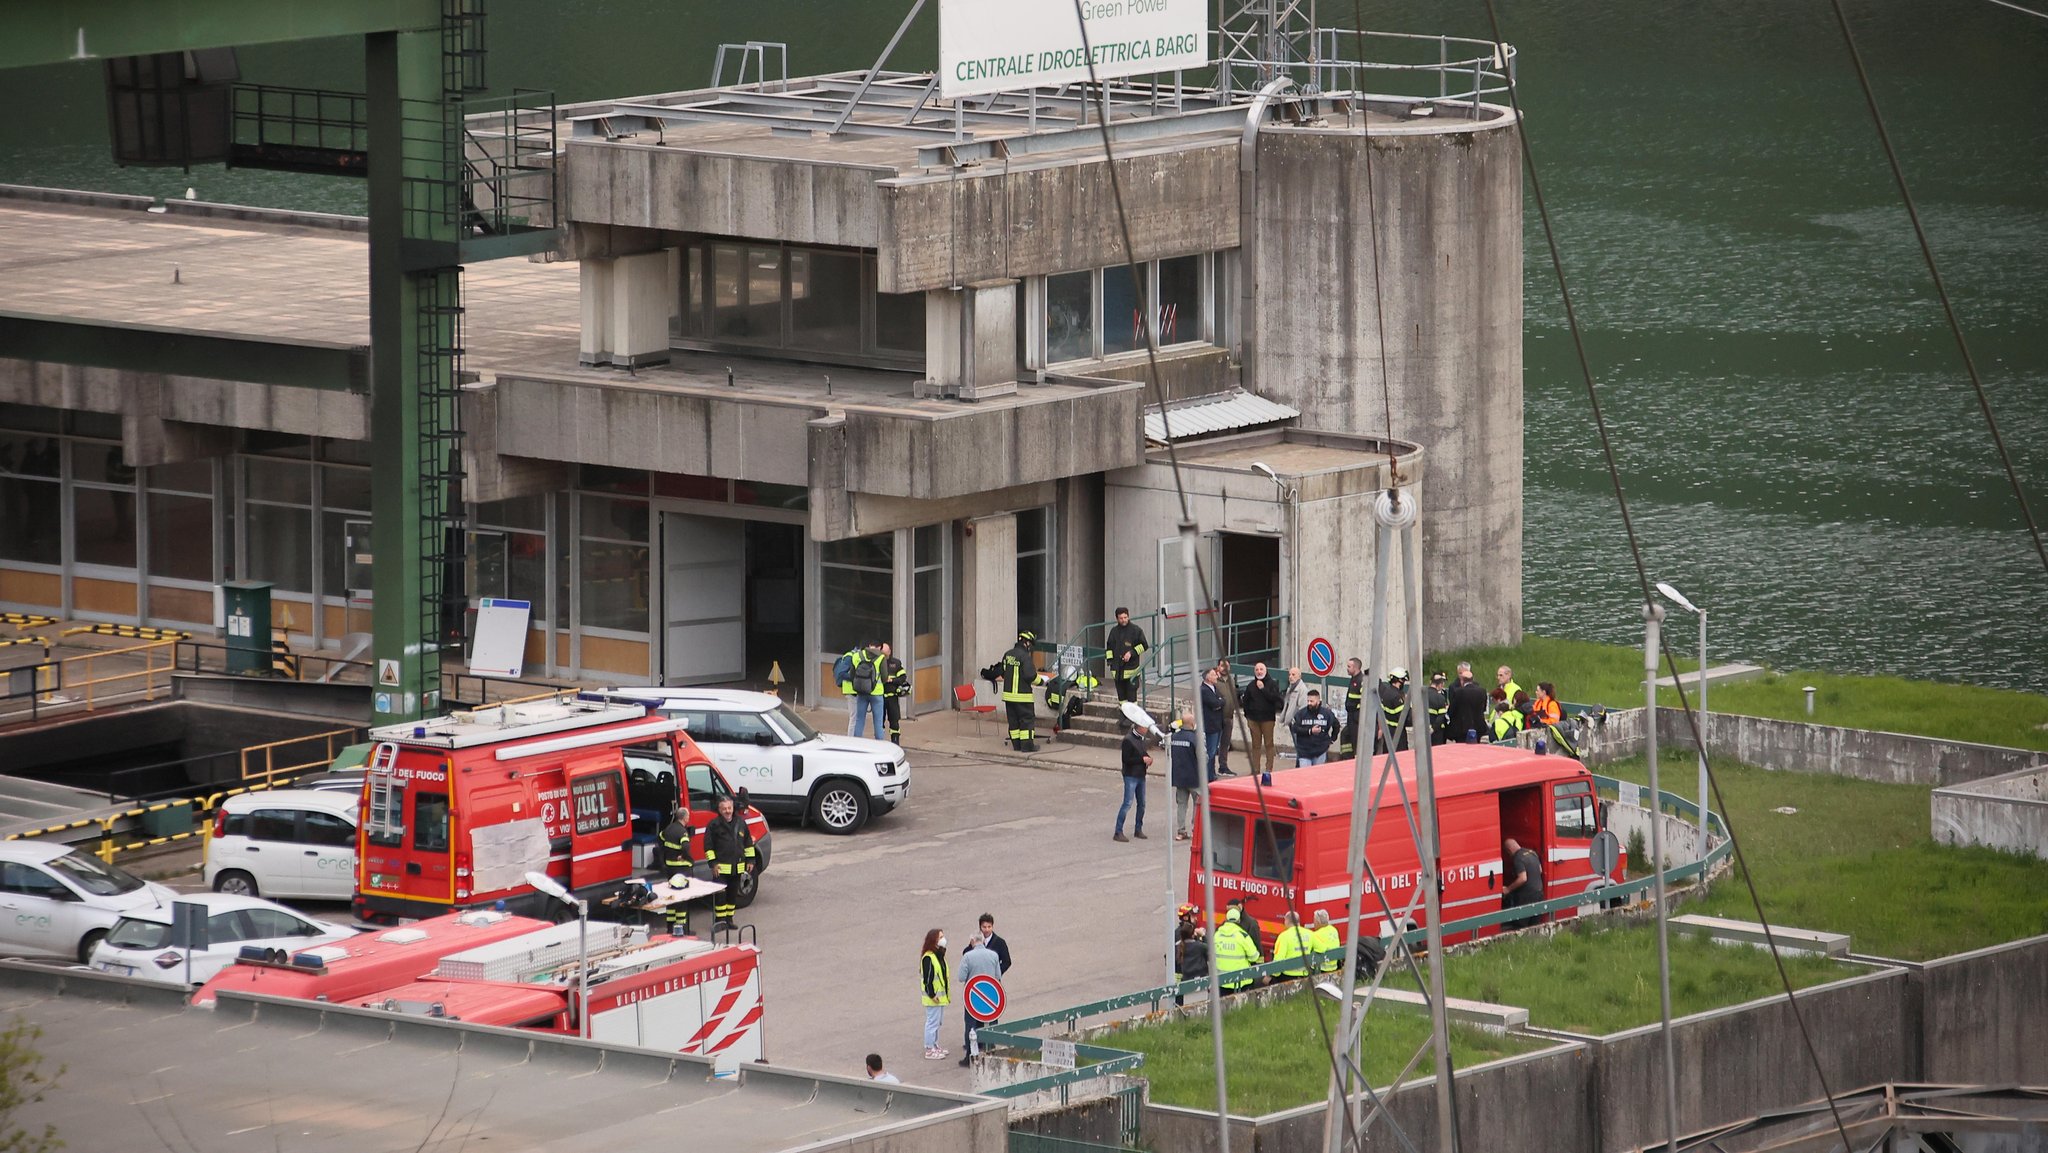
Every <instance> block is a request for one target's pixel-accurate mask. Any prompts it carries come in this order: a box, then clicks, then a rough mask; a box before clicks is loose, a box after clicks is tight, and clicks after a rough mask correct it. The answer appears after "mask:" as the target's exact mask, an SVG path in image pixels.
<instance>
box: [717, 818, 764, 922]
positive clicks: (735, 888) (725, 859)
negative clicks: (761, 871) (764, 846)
mask: <svg viewBox="0 0 2048 1153" xmlns="http://www.w3.org/2000/svg"><path fill="white" fill-rule="evenodd" d="M757 860H758V857H757V856H756V854H755V852H754V834H753V833H752V832H751V831H749V830H748V829H747V818H746V817H745V816H744V815H741V814H738V813H735V812H734V809H733V803H732V798H731V797H720V798H718V816H716V817H714V818H712V820H711V823H710V824H708V825H706V826H704V863H705V864H707V865H710V866H711V871H712V874H713V876H715V877H716V878H717V879H718V881H719V882H720V883H721V884H723V885H724V886H725V888H724V889H721V890H720V891H719V893H718V895H717V896H716V897H713V898H712V899H711V909H712V913H713V914H714V915H715V916H716V917H717V922H716V923H715V924H713V925H712V928H714V929H720V928H731V927H732V925H733V918H734V916H735V915H737V914H738V913H739V908H740V906H739V895H740V877H741V875H742V874H745V873H751V872H753V871H754V867H755V863H756V861H757Z"/></svg>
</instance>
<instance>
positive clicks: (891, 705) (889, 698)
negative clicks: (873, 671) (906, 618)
mask: <svg viewBox="0 0 2048 1153" xmlns="http://www.w3.org/2000/svg"><path fill="white" fill-rule="evenodd" d="M909 696H910V670H909V669H906V668H904V667H903V662H902V661H899V660H897V659H896V656H895V654H893V653H891V652H890V651H889V644H888V642H887V641H884V642H882V716H883V719H884V720H886V721H887V722H888V725H889V742H890V743H891V744H897V745H900V744H902V743H903V702H904V701H905V700H906V699H907V698H909Z"/></svg>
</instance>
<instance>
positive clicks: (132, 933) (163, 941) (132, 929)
mask: <svg viewBox="0 0 2048 1153" xmlns="http://www.w3.org/2000/svg"><path fill="white" fill-rule="evenodd" d="M170 943H171V927H170V925H168V924H166V923H165V922H163V921H145V920H143V919H141V918H140V917H123V918H121V919H120V920H118V921H116V922H114V930H113V932H110V933H108V934H107V944H109V945H112V946H113V947H114V948H116V949H161V948H163V947H164V946H165V945H168V944H170Z"/></svg>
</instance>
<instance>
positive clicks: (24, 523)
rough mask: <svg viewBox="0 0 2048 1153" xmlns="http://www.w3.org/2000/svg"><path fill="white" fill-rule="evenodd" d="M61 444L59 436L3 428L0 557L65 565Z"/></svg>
mask: <svg viewBox="0 0 2048 1153" xmlns="http://www.w3.org/2000/svg"><path fill="white" fill-rule="evenodd" d="M58 446H59V442H58V440H57V438H56V437H54V436H23V435H19V434H16V433H8V432H0V560H10V561H21V562H26V563H28V564H46V565H58V564H62V563H64V517H63V513H62V508H63V504H62V501H61V500H60V499H59V498H60V496H61V494H62V487H61V485H60V484H59V483H58V476H59V473H60V467H61V462H62V458H63V453H62V450H61V449H60V448H59V447H58Z"/></svg>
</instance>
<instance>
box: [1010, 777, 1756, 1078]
mask: <svg viewBox="0 0 2048 1153" xmlns="http://www.w3.org/2000/svg"><path fill="white" fill-rule="evenodd" d="M1592 776H1593V786H1594V789H1595V791H1596V792H1606V791H1610V790H1611V791H1613V792H1615V793H1619V791H1620V789H1621V786H1622V784H1623V783H1624V782H1623V781H1622V780H1621V779H1620V778H1617V777H1609V776H1604V775H1602V774H1600V773H1594V774H1593V775H1592ZM1627 783H1631V784H1632V783H1633V782H1627ZM1642 787H1643V788H1647V787H1648V786H1642ZM1659 800H1660V802H1661V803H1660V804H1659V806H1658V808H1657V809H1656V810H1653V811H1654V812H1659V813H1661V812H1663V811H1664V810H1665V809H1674V810H1676V811H1677V814H1678V815H1680V816H1685V815H1687V814H1691V815H1692V816H1694V817H1695V818H1696V817H1697V815H1698V813H1699V806H1698V804H1697V803H1695V802H1692V801H1688V800H1686V799H1685V798H1684V797H1682V796H1679V795H1678V794H1676V793H1673V792H1671V791H1670V790H1668V789H1662V790H1659ZM1707 820H1708V823H1709V824H1710V825H1711V826H1712V828H1713V830H1714V832H1715V833H1717V834H1718V836H1719V840H1718V841H1716V842H1715V843H1713V844H1712V845H1711V847H1710V848H1709V849H1708V850H1707V853H1706V855H1705V856H1703V857H1702V858H1701V859H1699V860H1697V861H1692V862H1688V863H1687V864H1683V865H1677V866H1674V867H1672V868H1669V869H1665V870H1664V871H1663V872H1664V880H1665V882H1666V883H1669V882H1671V881H1682V880H1687V879H1690V878H1692V877H1697V876H1702V875H1704V874H1707V873H1709V872H1710V871H1711V870H1712V869H1714V868H1715V867H1716V866H1718V865H1719V864H1721V863H1722V862H1723V861H1725V860H1727V859H1728V857H1729V855H1730V854H1731V853H1732V852H1733V851H1734V845H1733V843H1732V842H1730V841H1729V839H1728V827H1727V824H1726V822H1724V821H1723V820H1722V819H1721V815H1720V814H1719V813H1716V812H1714V811H1712V810H1708V812H1707ZM1656 884H1657V877H1656V875H1655V874H1654V873H1653V874H1650V875H1648V876H1643V877H1639V878H1637V879H1635V880H1633V881H1625V882H1623V883H1621V884H1619V885H1608V886H1605V887H1603V888H1598V889H1587V890H1585V891H1584V892H1580V893H1574V894H1572V895H1570V896H1566V897H1556V898H1552V899H1550V900H1547V901H1538V902H1536V903H1534V904H1529V905H1516V906H1514V907H1512V908H1502V909H1499V910H1496V911H1494V912H1491V913H1481V914H1479V915H1477V916H1473V917H1461V918H1459V919H1458V920H1455V921H1446V922H1444V924H1443V932H1444V934H1445V935H1446V936H1455V935H1457V934H1460V933H1475V934H1476V933H1477V932H1478V931H1479V930H1481V929H1487V928H1492V927H1495V926H1498V925H1500V924H1502V923H1504V922H1507V921H1518V920H1522V919H1524V918H1529V917H1537V916H1547V915H1549V914H1551V913H1560V912H1564V911H1565V910H1568V909H1576V908H1580V907H1582V906H1586V905H1605V904H1610V903H1612V902H1615V901H1623V900H1628V899H1630V898H1633V897H1635V896H1636V895H1637V894H1639V893H1645V892H1649V891H1651V890H1652V889H1653V888H1654V887H1655V886H1656ZM1427 933H1428V930H1426V929H1423V928H1415V929H1411V930H1409V931H1407V932H1404V933H1402V934H1401V935H1400V939H1401V940H1402V941H1403V942H1404V943H1406V944H1407V945H1408V946H1409V948H1411V949H1413V948H1414V947H1415V946H1417V945H1420V944H1422V943H1423V939H1424V938H1425V937H1426V936H1427ZM1387 940H1389V941H1390V942H1391V940H1392V938H1387ZM1310 958H1314V959H1317V960H1323V961H1328V960H1332V959H1335V960H1337V961H1338V962H1339V964H1340V965H1341V963H1342V958H1343V952H1342V950H1329V951H1325V952H1311V953H1305V954H1303V955H1302V956H1301V957H1288V958H1286V959H1284V960H1279V961H1265V962H1261V963H1260V964H1257V965H1251V966H1247V967H1246V968H1243V969H1237V970H1233V971H1232V972H1231V973H1230V977H1231V978H1232V979H1236V978H1238V977H1249V978H1251V979H1252V980H1254V981H1257V980H1259V979H1262V978H1265V977H1269V976H1271V977H1277V976H1286V975H1287V974H1284V973H1282V972H1281V970H1282V969H1283V968H1285V969H1298V968H1303V967H1305V966H1306V965H1307V963H1308V961H1309V959H1310ZM1310 975H1311V976H1313V975H1314V972H1313V971H1311V974H1310ZM1209 980H1210V979H1209V978H1208V977H1207V976H1202V977H1196V978H1193V979H1191V980H1187V981H1180V982H1177V983H1175V984H1170V985H1158V986H1155V987H1153V988H1149V989H1140V990H1138V991H1137V992H1134V993H1125V994H1122V995H1120V996H1116V997H1109V998H1105V999H1103V1000H1100V1001H1090V1002H1088V1003H1087V1004H1085V1005H1075V1006H1071V1007H1069V1008H1065V1009H1058V1010H1055V1011H1053V1012H1051V1013H1040V1014H1039V1015H1037V1016H1035V1017H1024V1018H1021V1019H1019V1020H1015V1021H1006V1022H1004V1023H1003V1024H1002V1025H1001V1026H999V1027H995V1026H988V1027H983V1028H981V1029H979V1030H977V1031H976V1033H975V1038H976V1041H977V1042H978V1043H979V1044H980V1045H981V1046H982V1047H984V1048H987V1047H990V1046H1000V1047H1004V1048H1011V1049H1024V1050H1029V1051H1032V1052H1037V1051H1040V1050H1042V1049H1043V1047H1044V1038H1042V1037H1033V1036H1029V1035H1028V1031H1029V1030H1032V1029H1040V1028H1044V1027H1045V1026H1047V1025H1058V1024H1064V1025H1066V1026H1067V1027H1068V1028H1069V1029H1074V1028H1078V1027H1079V1024H1080V1022H1081V1020H1082V1019H1083V1018H1086V1017H1097V1016H1100V1015H1102V1014H1104V1013H1112V1012H1115V1011H1116V1010H1118V1009H1129V1008H1133V1007H1136V1006H1139V1005H1150V1006H1151V1009H1152V1011H1153V1012H1155V1013H1156V1012H1158V1011H1159V1010H1160V1008H1161V1007H1162V1006H1163V1005H1164V1003H1165V1002H1166V1001H1167V999H1169V998H1175V997H1180V998H1185V997H1186V996H1187V995H1189V994H1198V993H1203V992H1206V991H1207V990H1208V988H1209ZM1074 1054H1075V1058H1076V1060H1077V1061H1082V1060H1085V1061H1088V1062H1090V1063H1089V1064H1087V1065H1085V1066H1081V1067H1077V1068H1074V1069H1066V1070H1062V1071H1060V1072H1058V1073H1054V1074H1050V1075H1048V1076H1044V1077H1035V1078H1030V1079H1028V1080H1024V1081H1017V1082H1013V1083H1011V1084H1008V1085H998V1086H995V1087H993V1088H989V1089H984V1090H982V1093H983V1094H984V1095H986V1096H990V1097H1022V1096H1024V1095H1026V1094H1030V1093H1037V1092H1040V1091H1043V1090H1046V1089H1056V1088H1060V1087H1062V1086H1066V1085H1071V1084H1073V1083H1075V1082H1077V1081H1084V1080H1089V1079H1092V1078H1095V1077H1100V1076H1104V1075H1107V1074H1110V1073H1121V1072H1125V1071H1127V1070H1131V1069H1136V1068H1138V1067H1140V1066H1142V1065H1143V1064H1144V1063H1145V1055H1144V1054H1143V1053H1136V1052H1132V1051H1130V1050H1128V1049H1117V1048H1114V1047H1112V1046H1107V1045H1093V1044H1076V1045H1075V1046H1074Z"/></svg>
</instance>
